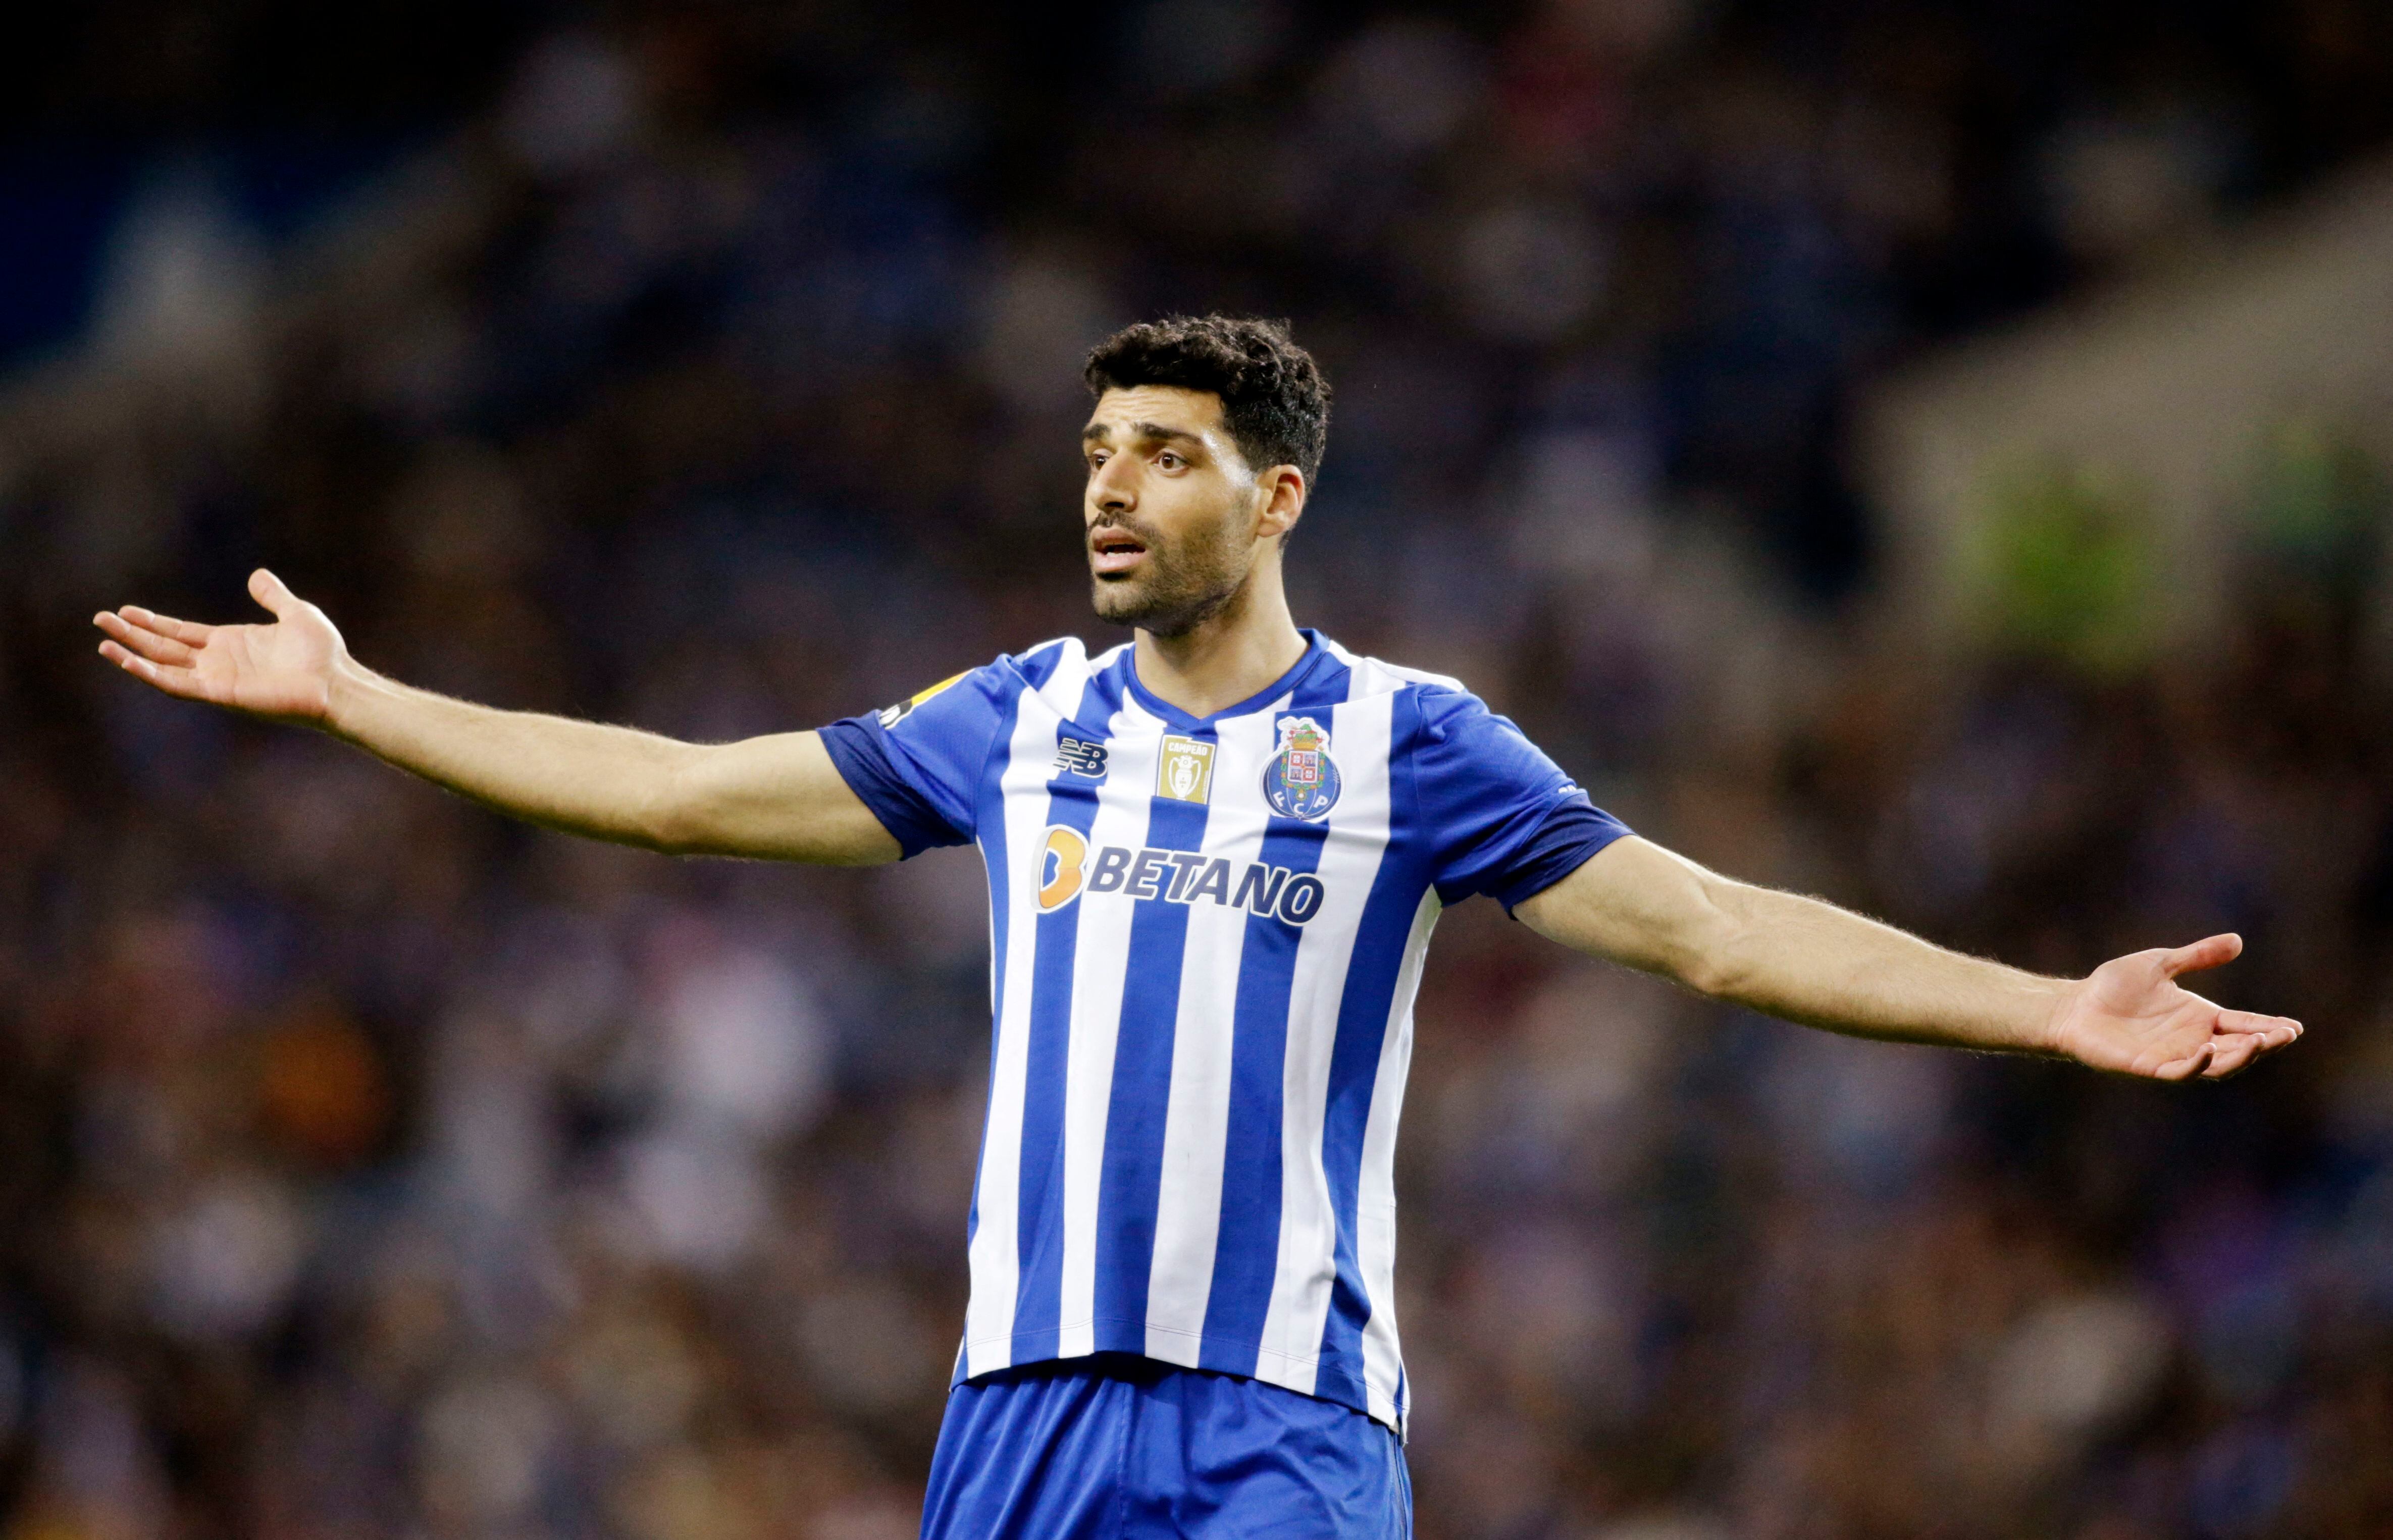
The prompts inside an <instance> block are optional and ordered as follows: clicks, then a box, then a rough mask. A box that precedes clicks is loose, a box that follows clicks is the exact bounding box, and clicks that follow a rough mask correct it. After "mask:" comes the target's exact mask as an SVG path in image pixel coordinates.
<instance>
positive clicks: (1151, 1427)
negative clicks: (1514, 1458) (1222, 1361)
mask: <svg viewBox="0 0 2393 1540" xmlns="http://www.w3.org/2000/svg"><path fill="white" fill-rule="evenodd" d="M1412 1532H1413V1492H1412V1482H1411V1481H1410V1479H1409V1478H1408V1477H1407V1476H1406V1473H1405V1452H1404V1449H1403V1446H1402V1445H1401V1444H1399V1443H1398V1442H1397V1441H1396V1436H1395V1434H1393V1432H1391V1431H1389V1430H1388V1429H1386V1428H1384V1427H1382V1426H1380V1424H1379V1423H1376V1422H1373V1421H1372V1420H1371V1419H1370V1418H1369V1417H1367V1416H1364V1415H1363V1414H1362V1413H1360V1412H1357V1411H1355V1410H1353V1408H1351V1407H1347V1406H1340V1405H1339V1404H1338V1403H1336V1402H1330V1401H1316V1400H1314V1398H1313V1397H1311V1396H1308V1395H1301V1394H1299V1393H1298V1392H1296V1391H1294V1390H1283V1389H1281V1388H1280V1387H1279V1386H1276V1385H1265V1384H1262V1383H1260V1382H1259V1381H1256V1380H1251V1379H1245V1378H1241V1377H1238V1376H1236V1375H1222V1374H1211V1373H1209V1372H1207V1371H1205V1370H1202V1369H1181V1368H1174V1367H1173V1366H1172V1365H1170V1364H1158V1363H1156V1362H1154V1361H1152V1360H1149V1359H1144V1358H1137V1357H1132V1356H1129V1355H1125V1354H1110V1353H1108V1354H1099V1355H1097V1356H1096V1357H1094V1358H1076V1359H1066V1360H1062V1361H1059V1362H1055V1363H1049V1364H1031V1365H1028V1366H1027V1367H1025V1368H1020V1369H1005V1370H1000V1371H999V1372H998V1373H996V1374H993V1375H984V1376H983V1377H980V1378H978V1379H975V1380H973V1381H971V1382H969V1383H967V1384H963V1385H959V1386H957V1387H956V1388H955V1390H954V1391H953V1392H951V1393H950V1394H949V1395H948V1413H947V1417H946V1420H945V1421H944V1422H943V1423H941V1425H940V1428H939V1448H938V1453H937V1454H936V1455H934V1456H933V1457H932V1460H931V1485H930V1491H929V1492H928V1494H926V1495H925V1496H924V1498H923V1502H922V1536H923V1540H1148V1537H1156V1540H1160V1537H1162V1536H1166V1535H1170V1536H1192V1537H1199V1540H1407V1537H1409V1536H1410V1535H1411V1533H1412Z"/></svg>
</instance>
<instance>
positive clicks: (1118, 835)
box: [1056, 703, 1161, 1358]
mask: <svg viewBox="0 0 2393 1540" xmlns="http://www.w3.org/2000/svg"><path fill="white" fill-rule="evenodd" d="M1149 720H1151V719H1148V718H1147V716H1146V713H1145V712H1144V711H1141V710H1139V708H1138V707H1137V706H1136V705H1135V704H1131V703H1125V704H1124V705H1123V707H1122V709H1121V710H1120V711H1117V712H1115V713H1114V716H1113V719H1112V720H1111V721H1110V722H1108V723H1107V724H1106V725H1105V735H1106V737H1108V738H1110V739H1111V740H1112V742H1113V743H1114V745H1115V747H1114V749H1113V750H1112V758H1111V763H1110V765H1109V766H1108V769H1107V771H1106V776H1105V783H1104V784H1103V785H1101V786H1099V787H1098V788H1097V812H1096V816H1095V818H1094V819H1092V821H1091V823H1090V825H1089V848H1090V849H1092V850H1098V849H1103V848H1104V847H1105V846H1107V845H1120V846H1124V847H1127V848H1129V849H1131V850H1136V849H1138V848H1139V847H1140V846H1142V845H1144V844H1145V843H1146V826H1147V817H1148V813H1149V810H1150V808H1151V807H1152V806H1153V802H1152V799H1151V797H1150V796H1149V789H1150V788H1152V787H1153V786H1154V785H1155V767H1156V760H1157V745H1158V744H1159V743H1160V741H1161V740H1160V738H1159V737H1157V736H1156V735H1155V734H1153V733H1144V732H1140V731H1138V730H1137V729H1138V727H1139V726H1140V724H1142V723H1144V722H1146V721H1149ZM1074 907H1076V908H1078V909H1079V918H1078V920H1077V921H1076V929H1077V932H1078V939H1077V941H1076V942H1075V944H1074V946H1073V948H1072V1031H1071V1038H1070V1042H1069V1045H1068V1047H1067V1049H1066V1061H1065V1071H1064V1276H1063V1286H1062V1290H1061V1293H1060V1294H1059V1295H1058V1297H1057V1304H1058V1312H1057V1326H1058V1329H1059V1335H1058V1337H1057V1339H1056V1342H1057V1345H1056V1351H1057V1352H1058V1353H1060V1354H1061V1355H1063V1356H1064V1357H1066V1358H1072V1357H1077V1356H1078V1355H1079V1354H1081V1353H1089V1352H1094V1351H1096V1341H1095V1324H1096V1290H1097V1197H1098V1187H1099V1179H1100V1178H1101V1177H1102V1176H1103V1174H1104V1172H1105V1119H1106V1117H1107V1116H1108V1115H1109V1114H1110V1112H1111V1110H1112V1107H1113V1095H1114V1050H1115V1048H1116V1046H1117V1044H1118V1042H1119V1040H1120V1033H1119V1026H1118V1024H1119V1022H1120V1020H1121V1009H1122V987H1123V985H1124V984H1125V983H1126V982H1127V980H1128V978H1129V971H1130V953H1131V947H1130V933H1131V920H1132V919H1133V918H1134V917H1135V916H1136V914H1137V912H1138V911H1137V909H1136V908H1135V907H1133V906H1131V905H1129V904H1088V903H1077V904H1076V905H1075V906H1074Z"/></svg>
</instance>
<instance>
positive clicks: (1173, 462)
mask: <svg viewBox="0 0 2393 1540" xmlns="http://www.w3.org/2000/svg"><path fill="white" fill-rule="evenodd" d="M1155 463H1157V464H1158V465H1160V466H1162V467H1163V468H1164V469H1165V470H1167V471H1176V470H1178V469H1179V468H1180V467H1181V466H1183V465H1184V464H1186V463H1187V462H1186V461H1184V460H1183V459H1181V458H1180V457H1179V456H1178V455H1176V454H1174V453H1172V452H1171V451H1170V450H1164V451H1163V452H1162V453H1161V454H1158V455H1157V456H1156V457H1155Z"/></svg>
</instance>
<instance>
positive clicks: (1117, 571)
mask: <svg viewBox="0 0 2393 1540" xmlns="http://www.w3.org/2000/svg"><path fill="white" fill-rule="evenodd" d="M1145 555H1146V542H1144V541H1142V540H1140V539H1139V538H1138V537H1137V536H1136V535H1132V534H1130V533H1128V532H1127V531H1124V530H1121V529H1099V530H1097V531H1095V532H1094V533H1093V534H1092V535H1090V536H1089V570H1090V571H1092V572H1094V573H1095V574H1096V575H1097V576H1098V577H1100V578H1110V577H1119V576H1121V575H1122V574H1124V573H1127V572H1128V571H1130V570H1131V568H1134V567H1136V566H1137V565H1138V564H1139V562H1140V561H1141V560H1142V559H1143V558H1144V556H1145Z"/></svg>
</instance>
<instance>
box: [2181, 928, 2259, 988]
mask: <svg viewBox="0 0 2393 1540" xmlns="http://www.w3.org/2000/svg"><path fill="white" fill-rule="evenodd" d="M2242 954H2243V937H2242V936H2240V935H2237V934H2235V933H2232V932H2229V933H2226V934H2223V935H2213V936H2204V937H2203V938H2202V939H2201V940H2200V941H2197V942H2195V943H2194V944H2193V945H2192V946H2173V947H2170V948H2169V949H2168V950H2166V951H2164V952H2163V953H2162V954H2161V973H2162V975H2163V976H2164V977H2166V978H2175V977H2177V975H2178V974H2179V973H2196V972H2201V971H2202V970H2203V969H2204V968H2216V967H2217V966H2218V965H2219V964H2220V963H2222V962H2232V961H2234V960H2235V959H2236V958H2237V957H2239V956H2241V955H2242Z"/></svg>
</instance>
